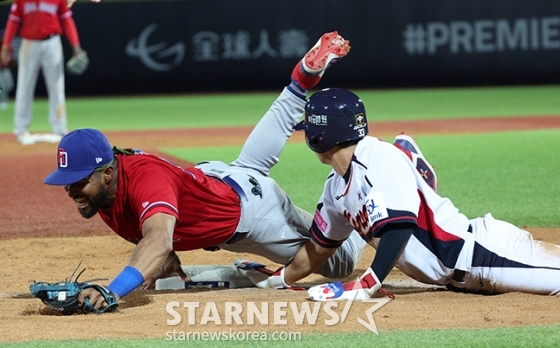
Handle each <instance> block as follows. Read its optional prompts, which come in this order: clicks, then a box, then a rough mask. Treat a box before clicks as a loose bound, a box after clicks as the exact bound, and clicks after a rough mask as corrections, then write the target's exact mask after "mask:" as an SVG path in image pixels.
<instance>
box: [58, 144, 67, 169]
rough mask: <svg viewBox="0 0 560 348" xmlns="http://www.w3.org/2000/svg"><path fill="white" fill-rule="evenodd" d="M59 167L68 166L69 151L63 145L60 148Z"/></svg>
mask: <svg viewBox="0 0 560 348" xmlns="http://www.w3.org/2000/svg"><path fill="white" fill-rule="evenodd" d="M58 167H59V168H66V167H68V153H67V152H66V151H64V149H63V148H61V147H59V148H58Z"/></svg>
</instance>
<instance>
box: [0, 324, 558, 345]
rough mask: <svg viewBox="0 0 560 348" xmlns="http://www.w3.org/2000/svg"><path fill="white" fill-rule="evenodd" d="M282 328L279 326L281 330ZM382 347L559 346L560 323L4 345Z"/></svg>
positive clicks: (40, 342)
mask: <svg viewBox="0 0 560 348" xmlns="http://www.w3.org/2000/svg"><path fill="white" fill-rule="evenodd" d="M279 331H280V330H279ZM187 345H188V346H189V347H210V346H211V347H214V348H222V347H224V348H229V347H246V346H249V345H250V346H252V347H287V346H289V347H297V348H300V347H301V348H303V347H305V348H315V347H380V348H392V347H394V348H408V347H410V348H420V347H427V348H428V347H429V348H434V347H438V348H457V347H489V348H501V347H508V348H511V347H523V348H527V347H559V346H560V326H558V325H551V326H530V327H518V328H492V329H463V330H461V329H454V330H410V331H402V330H398V331H397V330H395V331H385V332H383V331H382V332H380V334H379V336H376V335H375V334H373V333H353V334H342V333H340V334H303V335H302V336H301V340H295V341H289V343H288V342H287V341H250V340H249V341H233V340H227V341H202V340H198V341H166V340H165V339H135V340H97V341H86V340H77V341H36V342H22V343H8V344H4V345H3V347H8V348H20V347H26V348H31V347H37V348H39V347H41V348H50V347H52V348H55V347H56V348H67V347H68V348H70V347H72V348H74V347H77V348H80V347H119V348H120V347H122V348H131V347H154V348H158V347H185V346H187Z"/></svg>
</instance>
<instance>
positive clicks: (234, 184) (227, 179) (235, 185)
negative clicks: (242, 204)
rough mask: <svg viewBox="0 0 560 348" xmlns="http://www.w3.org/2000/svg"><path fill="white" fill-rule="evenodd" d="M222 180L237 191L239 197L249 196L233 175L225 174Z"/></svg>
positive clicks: (245, 197)
mask: <svg viewBox="0 0 560 348" xmlns="http://www.w3.org/2000/svg"><path fill="white" fill-rule="evenodd" d="M222 180H223V181H224V182H225V183H226V184H228V185H229V186H231V188H232V189H233V190H234V191H235V192H236V193H237V195H238V196H239V198H241V199H245V200H247V196H246V195H245V192H244V191H243V189H242V188H241V186H239V184H238V183H237V182H236V181H235V180H233V179H232V178H231V176H225V177H223V178H222Z"/></svg>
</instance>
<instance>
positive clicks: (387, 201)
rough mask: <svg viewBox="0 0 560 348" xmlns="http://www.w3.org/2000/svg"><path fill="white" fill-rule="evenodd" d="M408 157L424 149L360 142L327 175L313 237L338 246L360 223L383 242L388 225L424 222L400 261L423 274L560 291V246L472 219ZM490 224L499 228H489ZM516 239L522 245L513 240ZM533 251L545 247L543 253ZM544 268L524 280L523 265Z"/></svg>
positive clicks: (471, 283) (476, 285) (494, 289)
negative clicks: (340, 168)
mask: <svg viewBox="0 0 560 348" xmlns="http://www.w3.org/2000/svg"><path fill="white" fill-rule="evenodd" d="M408 156H411V157H414V156H416V154H411V153H407V152H404V151H402V150H400V149H398V148H397V147H396V146H394V145H393V144H390V143H387V142H385V141H383V140H381V139H378V138H375V137H371V136H366V137H365V138H364V139H362V140H361V141H359V142H358V144H357V146H356V149H355V151H354V156H353V158H352V161H351V163H350V166H349V168H348V170H347V172H346V173H345V175H344V176H343V177H341V176H340V175H338V174H337V173H336V172H335V171H334V170H333V171H331V173H330V174H329V176H328V178H327V180H326V183H325V187H324V191H323V194H322V196H321V198H320V201H319V204H318V206H317V207H318V208H317V211H316V212H315V215H314V221H313V226H312V229H311V232H312V233H311V236H312V238H313V240H314V241H315V242H316V243H317V244H319V245H321V246H323V247H336V246H338V245H340V243H341V242H342V241H344V240H345V239H346V238H347V237H348V236H349V235H350V233H351V232H352V230H353V229H355V230H356V231H358V232H359V233H360V235H361V236H362V238H364V239H365V240H366V241H367V242H368V243H369V244H371V245H372V246H374V247H377V243H378V242H379V237H380V236H381V235H382V233H383V230H384V227H386V226H388V225H389V224H395V223H408V224H413V225H415V226H416V228H415V230H414V233H413V235H412V236H411V238H410V240H409V242H408V243H407V245H406V247H405V249H404V251H403V253H402V255H401V257H400V258H399V260H398V262H397V267H398V268H399V269H400V270H401V271H403V272H404V273H405V274H407V275H409V276H410V277H412V278H414V279H416V280H418V281H421V282H424V283H428V284H439V285H448V284H452V285H453V286H455V287H457V288H463V289H465V288H466V289H468V291H469V292H475V291H476V292H488V293H499V292H505V291H512V290H514V291H515V290H518V291H529V292H537V293H546V294H550V293H552V294H554V293H556V294H557V293H559V292H560V247H557V246H556V248H554V247H553V248H552V249H551V248H548V249H547V248H541V247H540V246H539V247H538V249H537V245H536V243H537V244H538V243H539V242H536V241H533V239H532V238H530V234H529V233H528V232H527V231H523V230H521V229H518V228H517V227H515V226H513V225H511V224H509V223H506V222H502V221H499V220H494V219H493V218H492V216H491V215H487V216H486V217H484V218H479V219H473V220H469V219H468V218H467V217H466V216H465V215H463V214H462V213H460V212H459V210H458V209H457V208H456V207H455V206H454V205H453V203H452V202H451V201H450V200H449V199H447V198H444V197H441V196H439V195H438V194H437V193H436V192H435V191H434V190H433V189H432V188H431V187H430V186H429V185H428V184H427V183H426V182H425V181H424V179H423V178H422V176H421V175H420V174H419V173H418V171H417V170H416V167H415V164H414V162H415V161H414V160H415V159H414V158H410V157H408ZM489 226H492V228H491V229H492V231H491V233H487V232H489V230H490V228H489ZM520 241H521V242H520ZM514 244H515V245H516V247H515V248H513V247H509V246H510V245H514ZM519 244H523V246H522V248H524V250H525V249H526V250H527V253H525V252H524V251H523V252H522V251H521V247H520V246H519ZM530 250H543V252H542V255H540V253H539V255H538V256H539V258H538V259H537V258H536V257H535V256H536V254H537V253H535V252H533V253H532V254H531V252H530ZM551 250H552V251H551ZM539 267H540V268H542V271H538V272H541V273H539V274H542V276H541V277H540V279H535V278H536V277H534V276H533V277H532V279H533V283H534V284H530V286H529V287H528V286H527V285H528V284H527V282H526V281H525V279H527V278H524V279H521V280H520V278H523V277H519V275H520V272H533V274H536V273H537V272H536V268H539ZM504 269H506V270H507V272H506V271H504ZM512 270H513V274H514V276H513V277H512V276H510V275H511V273H509V272H510V271H512ZM456 271H466V272H468V276H466V277H465V276H464V273H460V274H462V275H463V278H467V280H465V279H460V280H461V281H462V282H459V283H458V282H456V281H455V282H454V280H453V279H454V278H453V279H452V277H453V276H454V274H456ZM551 272H552V273H551ZM506 274H508V275H507V276H506ZM515 275H518V276H517V277H515ZM551 277H554V278H555V279H556V280H554V281H551V280H550V279H552V278H551ZM523 281H525V283H523ZM465 282H468V284H465ZM537 283H538V284H537ZM535 284H536V285H535Z"/></svg>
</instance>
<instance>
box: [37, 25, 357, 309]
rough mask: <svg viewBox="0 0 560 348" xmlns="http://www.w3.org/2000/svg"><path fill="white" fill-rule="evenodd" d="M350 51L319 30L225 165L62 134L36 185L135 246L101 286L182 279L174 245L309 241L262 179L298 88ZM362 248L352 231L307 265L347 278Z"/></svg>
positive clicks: (276, 252) (93, 298)
mask: <svg viewBox="0 0 560 348" xmlns="http://www.w3.org/2000/svg"><path fill="white" fill-rule="evenodd" d="M349 50H350V46H349V42H348V41H346V40H344V39H343V38H342V37H340V35H338V33H337V32H332V33H327V34H325V35H323V36H322V37H321V39H320V40H319V41H318V42H317V44H316V45H315V46H314V47H313V48H312V49H311V50H310V51H309V52H308V53H307V54H306V56H305V57H304V58H303V59H302V60H301V61H300V62H298V64H297V65H296V66H295V68H294V69H293V71H292V82H291V83H290V85H288V86H287V87H286V88H284V90H283V91H282V93H281V94H280V95H279V96H278V98H277V99H276V100H275V101H274V102H273V103H272V105H271V107H270V109H269V110H268V111H267V112H266V114H265V115H264V116H263V118H262V119H261V120H260V121H259V123H258V124H257V125H256V127H255V128H254V130H253V131H252V132H251V134H250V135H249V137H248V139H247V141H246V143H245V145H244V146H243V149H242V150H241V153H240V155H239V157H238V158H237V159H236V160H235V161H233V162H232V163H231V164H230V165H228V164H226V163H223V162H218V161H211V162H203V163H200V164H198V165H197V166H196V167H194V168H181V167H179V166H177V165H175V164H174V163H172V162H170V161H167V160H165V159H162V158H159V157H156V156H153V155H150V154H147V153H145V152H142V151H140V150H122V149H118V148H112V147H111V145H110V144H109V142H108V141H107V139H106V137H105V136H104V135H103V134H102V133H101V132H99V131H97V130H94V129H78V130H75V131H72V132H70V133H68V134H67V135H66V136H64V137H63V138H62V140H61V141H60V143H59V146H58V152H57V162H58V169H57V170H55V171H54V172H53V173H51V174H50V175H49V176H48V177H47V178H46V179H45V184H49V185H62V186H64V188H65V190H66V192H67V193H68V196H69V197H70V198H71V199H72V200H74V201H75V203H76V206H77V208H78V211H79V212H80V214H81V215H82V216H83V217H85V218H90V217H92V216H94V215H95V214H96V213H98V214H99V215H100V216H101V218H102V219H103V221H104V222H105V223H106V224H107V225H109V226H110V227H111V229H113V231H115V232H116V233H117V234H119V235H120V236H122V237H123V238H125V239H127V240H129V241H131V242H132V243H135V244H136V248H135V250H134V252H133V254H132V256H131V258H130V260H129V263H128V265H127V266H126V267H125V268H124V270H123V271H122V272H121V273H120V274H119V275H117V277H116V278H115V279H114V280H113V281H112V282H111V283H110V284H109V286H108V289H109V290H111V291H112V292H114V293H115V294H116V295H117V296H118V297H119V298H122V297H123V296H125V295H127V294H128V293H130V292H131V291H133V290H134V289H136V288H137V287H139V286H140V285H142V284H144V285H146V283H154V282H155V280H156V279H157V278H160V277H166V276H171V275H175V274H178V275H180V276H181V277H183V278H184V279H185V278H186V275H185V274H184V273H183V271H182V270H181V262H180V260H179V258H178V257H177V254H176V253H175V251H187V250H194V249H200V248H222V249H226V250H229V251H234V252H248V253H252V254H256V255H260V256H263V257H266V258H268V259H270V260H272V261H274V262H276V263H280V264H287V263H289V262H290V261H291V260H292V259H293V257H294V255H295V254H296V252H297V251H298V250H299V249H300V247H301V246H302V245H303V244H304V243H305V242H306V241H307V240H309V234H308V233H309V227H310V226H311V223H312V215H311V214H309V213H307V212H305V211H303V210H302V209H300V208H298V207H296V206H295V205H294V204H293V203H292V201H291V200H290V198H289V197H288V196H287V194H286V193H285V192H284V191H283V190H282V189H281V188H280V187H279V186H278V185H277V184H276V182H275V181H274V180H273V179H272V178H270V177H269V173H270V169H271V168H272V167H273V166H274V165H275V164H276V163H278V158H279V156H280V153H281V151H282V149H283V148H284V146H285V144H286V142H287V140H288V138H289V137H290V136H291V134H292V132H293V127H294V126H295V125H296V124H297V123H298V122H299V121H300V119H301V115H302V113H303V107H304V105H305V101H306V98H305V97H306V92H307V90H308V89H310V88H312V87H314V86H315V85H316V84H317V83H318V82H319V80H320V79H321V77H322V75H323V73H324V72H325V70H326V69H327V67H328V66H329V64H330V63H332V62H333V61H335V60H336V59H339V58H342V57H344V56H345V55H346V54H347V53H348V51H349ZM364 247H365V241H363V239H362V238H360V236H359V235H358V234H357V233H356V232H354V233H353V234H352V235H351V236H350V238H348V239H347V240H346V241H345V242H344V243H342V244H341V247H340V248H338V250H337V251H336V252H335V253H334V254H333V255H332V257H330V258H329V259H328V260H327V262H325V263H324V264H323V265H321V266H320V267H318V268H317V270H316V272H317V273H319V274H322V275H324V276H327V277H331V278H338V277H343V276H348V275H349V274H351V273H352V272H353V271H354V269H355V267H356V265H357V262H358V259H359V258H360V256H361V254H362V251H363V248H364ZM271 279H279V278H271ZM269 285H270V286H274V287H283V286H285V284H283V283H282V284H269ZM86 297H87V298H89V299H90V302H91V303H92V304H94V305H95V306H96V307H97V308H101V307H104V306H105V305H106V304H105V303H104V300H103V299H102V297H101V296H100V295H99V293H98V292H97V291H95V290H85V291H83V292H82V293H81V295H80V301H83V299H84V298H86Z"/></svg>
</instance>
